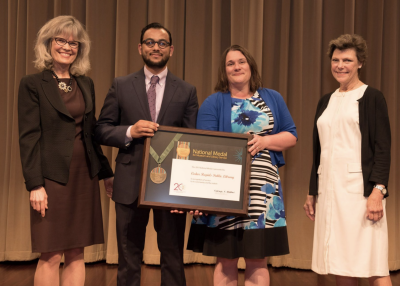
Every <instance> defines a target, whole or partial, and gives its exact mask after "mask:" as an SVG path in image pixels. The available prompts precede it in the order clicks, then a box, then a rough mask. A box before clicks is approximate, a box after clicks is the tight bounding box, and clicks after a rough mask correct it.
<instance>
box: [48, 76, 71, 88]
mask: <svg viewBox="0 0 400 286" xmlns="http://www.w3.org/2000/svg"><path fill="white" fill-rule="evenodd" d="M51 73H52V74H53V75H54V76H55V78H56V79H57V81H58V88H59V89H61V90H63V91H64V92H70V91H72V75H71V73H69V85H67V84H66V83H65V82H63V81H61V80H60V79H59V78H58V76H57V75H56V73H55V72H54V71H51Z"/></svg>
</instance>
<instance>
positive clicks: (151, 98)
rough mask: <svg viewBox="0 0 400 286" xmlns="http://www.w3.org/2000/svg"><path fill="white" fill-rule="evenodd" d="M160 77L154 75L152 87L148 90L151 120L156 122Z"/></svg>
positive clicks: (151, 81) (151, 82)
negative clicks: (157, 91)
mask: <svg viewBox="0 0 400 286" xmlns="http://www.w3.org/2000/svg"><path fill="white" fill-rule="evenodd" d="M159 79H160V78H159V77H158V76H156V75H153V76H152V77H151V80H150V87H149V90H148V91H147V100H148V101H149V108H150V114H151V120H152V121H153V122H156V85H157V83H158V80H159Z"/></svg>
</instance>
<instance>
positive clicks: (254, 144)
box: [247, 135, 268, 156]
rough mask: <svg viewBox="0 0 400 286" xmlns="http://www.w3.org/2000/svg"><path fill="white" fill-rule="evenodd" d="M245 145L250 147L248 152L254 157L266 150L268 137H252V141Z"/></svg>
mask: <svg viewBox="0 0 400 286" xmlns="http://www.w3.org/2000/svg"><path fill="white" fill-rule="evenodd" d="M247 145H251V147H250V148H249V152H250V153H251V156H255V155H256V154H257V153H258V152H260V151H261V150H264V149H266V148H267V146H268V136H259V135H253V139H251V140H250V141H249V142H248V143H247Z"/></svg>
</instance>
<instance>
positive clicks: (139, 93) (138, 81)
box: [132, 69, 151, 121]
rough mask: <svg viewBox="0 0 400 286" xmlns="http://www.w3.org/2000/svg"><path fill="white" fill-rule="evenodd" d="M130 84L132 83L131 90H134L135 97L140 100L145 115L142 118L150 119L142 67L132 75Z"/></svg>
mask: <svg viewBox="0 0 400 286" xmlns="http://www.w3.org/2000/svg"><path fill="white" fill-rule="evenodd" d="M132 84H133V90H134V92H135V95H136V98H137V99H138V101H139V102H140V105H141V107H142V110H143V111H144V114H145V116H146V118H144V119H145V120H148V121H151V114H150V108H149V101H148V100H147V93H146V83H145V77H144V71H143V69H142V70H141V71H140V72H137V73H136V74H135V75H134V78H133V81H132Z"/></svg>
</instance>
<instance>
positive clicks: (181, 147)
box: [176, 142, 190, 159]
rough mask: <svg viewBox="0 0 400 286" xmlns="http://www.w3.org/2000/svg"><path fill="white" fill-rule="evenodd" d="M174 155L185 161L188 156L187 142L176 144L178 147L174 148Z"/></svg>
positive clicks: (188, 147)
mask: <svg viewBox="0 0 400 286" xmlns="http://www.w3.org/2000/svg"><path fill="white" fill-rule="evenodd" d="M176 154H178V156H179V157H180V158H181V159H186V158H187V156H189V154H190V146H189V142H178V147H177V148H176Z"/></svg>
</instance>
